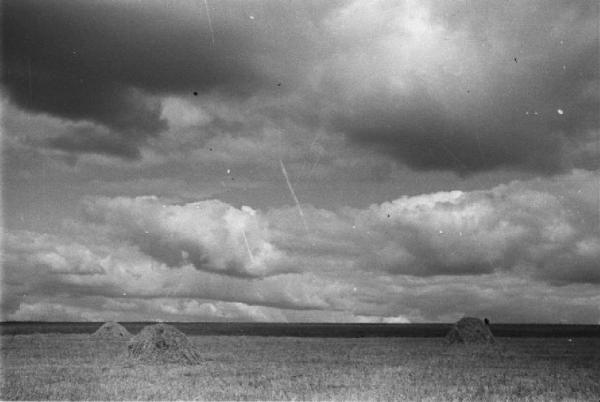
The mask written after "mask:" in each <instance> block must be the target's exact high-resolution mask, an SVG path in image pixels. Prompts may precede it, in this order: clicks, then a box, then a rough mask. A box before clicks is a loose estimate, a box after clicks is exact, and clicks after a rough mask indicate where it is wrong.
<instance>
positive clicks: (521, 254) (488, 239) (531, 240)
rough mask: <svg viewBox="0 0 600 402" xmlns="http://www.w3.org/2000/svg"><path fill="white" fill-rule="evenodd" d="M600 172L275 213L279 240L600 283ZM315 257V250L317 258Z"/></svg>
mask: <svg viewBox="0 0 600 402" xmlns="http://www.w3.org/2000/svg"><path fill="white" fill-rule="evenodd" d="M596 191H597V178H596V175H595V174H593V173H588V172H585V171H574V172H573V173H572V174H569V175H564V176H559V177H556V178H554V179H548V180H539V179H538V180H531V181H515V182H512V183H510V184H507V185H500V186H497V187H494V188H492V189H490V190H477V191H471V192H462V191H451V192H438V193H431V194H423V195H418V196H412V197H402V198H399V199H397V200H394V201H392V202H385V203H382V204H374V205H372V206H370V207H369V208H367V209H354V208H343V209H341V210H340V211H338V212H333V211H327V210H318V209H315V208H310V207H305V208H304V215H305V218H306V220H307V225H308V227H309V228H310V230H309V234H308V235H307V234H305V233H303V231H302V230H301V227H300V225H299V217H298V215H297V213H294V212H293V210H292V209H289V210H286V209H281V210H273V211H270V214H269V217H270V220H271V221H272V222H273V223H272V226H273V230H274V231H275V232H276V233H277V234H278V236H277V237H276V238H275V241H274V244H275V245H276V246H277V247H278V248H280V249H283V250H285V251H286V252H287V253H288V254H289V255H291V256H294V255H298V254H304V255H307V256H310V258H315V257H317V256H329V257H331V258H334V259H335V258H337V259H338V260H339V261H346V262H348V263H350V264H351V265H357V266H359V267H361V269H366V270H374V271H380V270H383V271H387V272H390V273H393V274H397V275H413V276H424V277H425V276H434V275H481V274H486V273H488V274H489V273H493V272H496V271H514V272H520V273H522V274H524V275H532V276H535V277H536V278H538V279H543V280H546V281H550V282H553V283H557V284H559V283H572V282H582V283H598V282H599V281H600V271H598V269H597V264H598V261H599V259H600V255H599V254H598V247H596V246H595V245H596V244H599V243H600V238H599V237H598V234H597V228H598V224H599V223H598V213H597V206H596V205H597V199H596V197H597V196H596V195H595V194H596ZM307 258H308V257H307Z"/></svg>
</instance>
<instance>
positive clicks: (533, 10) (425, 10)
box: [324, 1, 599, 174]
mask: <svg viewBox="0 0 600 402" xmlns="http://www.w3.org/2000/svg"><path fill="white" fill-rule="evenodd" d="M392 5H393V4H390V3H389V2H385V1H380V2H372V3H361V2H356V3H355V4H353V5H352V6H350V7H348V8H347V9H345V10H343V11H341V12H339V13H338V14H337V15H335V17H333V18H331V19H330V24H331V27H332V30H334V31H335V32H337V35H338V37H341V38H343V40H342V41H341V43H340V44H339V54H338V55H337V57H336V58H334V59H333V61H331V62H330V65H329V68H330V72H329V73H327V74H326V77H327V80H326V81H325V85H324V86H325V88H326V91H327V93H329V94H335V98H332V101H331V103H332V104H331V106H330V107H331V110H332V116H333V119H332V121H333V128H335V129H338V130H339V131H341V132H343V133H345V134H346V135H347V138H348V139H349V140H350V141H351V142H352V143H355V144H358V145H360V146H367V147H372V148H374V149H377V150H379V151H381V152H382V153H384V154H388V155H390V156H392V157H393V158H395V159H397V160H399V161H402V162H404V163H406V164H407V165H409V166H411V167H413V168H416V169H424V170H453V171H456V172H459V173H463V174H468V173H470V172H476V171H482V170H489V169H493V168H495V167H501V166H508V167H518V168H522V169H529V170H537V171H543V172H552V171H558V170H562V169H564V168H569V167H573V166H574V165H575V166H576V165H577V164H578V163H577V161H574V160H565V158H564V155H563V154H564V151H565V149H566V148H568V147H571V146H573V144H578V143H581V142H582V141H583V140H584V138H585V137H586V136H587V135H588V133H589V131H590V130H595V129H597V127H598V119H599V116H598V110H599V101H598V96H597V90H598V77H599V76H598V71H599V62H598V60H599V46H598V29H597V18H598V6H597V4H596V3H594V2H576V3H558V2H551V3H547V2H502V3H498V2H476V3H472V2H468V3H458V2H441V3H440V2H431V4H429V3H428V2H423V3H418V4H415V3H411V4H405V3H398V4H397V5H394V7H392ZM358 15H362V16H363V17H362V20H359V19H358V17H357V16H358ZM367 28H369V29H367ZM371 28H372V29H371ZM367 35H368V36H367ZM365 37H367V38H368V39H364V38H365ZM367 42H368V43H369V44H370V46H368V47H367V46H365V45H364V44H366V43H367ZM357 43H358V45H357ZM361 43H362V45H361ZM357 88H358V89H357Z"/></svg>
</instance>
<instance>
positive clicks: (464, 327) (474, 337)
mask: <svg viewBox="0 0 600 402" xmlns="http://www.w3.org/2000/svg"><path fill="white" fill-rule="evenodd" d="M446 341H447V342H448V343H449V344H453V343H465V344H491V343H495V342H496V340H495V339H494V335H492V331H490V327H489V326H487V325H486V324H485V323H484V322H483V321H481V320H480V319H479V318H475V317H464V318H461V319H460V320H459V321H458V322H457V323H456V324H454V326H453V327H452V329H451V330H450V332H448V335H446Z"/></svg>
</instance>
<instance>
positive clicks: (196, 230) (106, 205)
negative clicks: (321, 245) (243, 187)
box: [85, 197, 289, 276]
mask: <svg viewBox="0 0 600 402" xmlns="http://www.w3.org/2000/svg"><path fill="white" fill-rule="evenodd" d="M85 214H86V216H87V217H88V218H89V219H90V221H91V222H94V221H95V222H98V223H101V224H105V225H106V226H107V227H108V229H109V232H112V233H114V235H116V236H118V237H120V238H123V239H124V240H126V241H129V242H130V243H131V244H134V245H136V246H137V247H139V248H140V250H142V251H143V252H144V253H146V254H148V255H149V256H151V257H153V258H155V259H157V260H158V261H161V262H164V263H165V264H167V265H169V266H172V267H179V266H182V265H186V264H192V265H193V266H194V267H195V268H196V269H199V270H205V271H213V272H220V273H224V274H229V275H241V276H263V275H268V274H272V273H274V272H285V271H287V270H289V268H286V267H285V266H283V265H282V264H281V261H282V260H283V257H284V255H283V254H282V252H281V251H279V250H278V249H276V248H275V247H274V246H273V245H272V244H271V242H270V233H269V228H268V224H267V222H265V221H264V219H263V218H262V216H261V215H260V214H259V213H257V211H255V210H253V209H252V208H250V207H242V208H241V209H237V208H234V207H232V206H230V205H228V204H225V203H222V202H220V201H217V200H208V201H200V202H196V203H190V204H185V205H167V204H165V203H163V202H161V200H159V199H158V198H156V197H137V198H134V199H131V198H125V197H118V198H114V199H109V198H99V199H95V200H92V201H90V202H88V203H87V205H86V207H85Z"/></svg>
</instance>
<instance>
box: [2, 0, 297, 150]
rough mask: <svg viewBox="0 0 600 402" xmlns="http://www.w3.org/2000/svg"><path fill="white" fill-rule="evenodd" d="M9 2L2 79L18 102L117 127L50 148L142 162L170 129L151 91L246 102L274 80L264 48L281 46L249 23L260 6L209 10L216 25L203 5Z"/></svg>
mask: <svg viewBox="0 0 600 402" xmlns="http://www.w3.org/2000/svg"><path fill="white" fill-rule="evenodd" d="M3 6H4V7H3V18H2V19H3V21H2V25H3V28H2V31H3V42H4V46H3V74H2V76H3V83H4V86H5V88H6V89H7V91H8V93H9V95H10V98H11V99H12V101H13V102H15V103H16V104H17V105H18V106H19V107H21V108H23V109H25V110H28V111H31V112H38V113H46V114H50V115H53V116H56V117H60V118H64V119H69V120H74V121H80V120H85V121H90V122H93V123H97V124H100V125H103V126H105V127H107V128H108V129H110V130H111V137H108V138H100V139H98V138H96V137H95V136H87V135H83V136H81V135H80V133H70V134H69V138H60V139H57V140H53V141H52V142H51V145H52V146H53V147H57V148H60V149H63V150H66V151H72V152H92V151H94V150H95V151H97V152H98V153H103V154H114V155H117V156H121V157H130V158H133V157H136V156H137V151H136V146H137V145H138V144H140V143H143V142H144V141H145V139H147V138H148V137H151V136H156V135H158V134H159V133H160V132H161V131H163V130H165V129H166V128H167V121H166V120H164V119H163V118H161V108H160V105H159V104H158V103H157V102H155V103H152V102H151V101H149V100H148V99H151V95H160V94H165V93H182V94H183V93H186V94H188V95H189V96H190V97H193V93H194V92H196V93H202V92H207V91H213V90H218V91H222V92H224V93H226V94H230V95H241V96H244V95H249V94H251V93H253V91H255V90H256V89H257V88H258V87H259V86H260V85H261V83H262V82H264V81H265V80H267V79H268V78H267V75H268V70H269V67H268V66H267V67H264V66H260V65H259V62H260V63H262V62H264V61H265V60H266V57H264V58H263V57H262V56H261V54H260V52H262V51H264V49H265V48H268V47H269V46H274V43H275V42H273V43H270V42H269V40H267V39H265V40H264V41H261V40H259V39H258V38H257V36H258V35H259V33H260V32H259V31H258V29H257V28H256V24H254V21H253V20H252V19H249V14H251V12H252V9H253V8H256V7H257V5H256V4H253V3H251V4H246V5H244V4H242V3H234V2H228V3H223V2H219V3H217V4H211V5H210V6H209V10H210V11H209V12H210V13H211V14H212V15H211V17H212V19H211V21H210V22H209V19H208V17H207V10H206V8H205V7H204V4H203V3H202V2H176V3H165V2H144V3H138V2H105V1H103V2H64V1H7V2H4V3H3ZM276 8H277V7H275V8H274V11H273V12H274V13H280V14H283V11H284V10H277V9H276ZM263 14H264V13H263ZM258 17H263V18H266V17H268V16H266V15H261V14H257V16H256V17H254V16H253V18H258ZM265 32H266V31H265V30H264V29H263V30H262V33H263V34H264V33H265ZM267 33H268V32H267ZM284 36H285V35H284ZM263 38H264V35H263ZM268 50H269V49H268ZM286 63H287V62H286V61H285V60H283V61H281V62H279V64H280V65H281V64H283V65H285V64H286ZM267 64H268V63H267ZM269 80H270V78H269ZM149 96H150V98H149ZM70 137H73V138H70ZM110 141H114V142H115V144H109V143H108V142H110Z"/></svg>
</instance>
